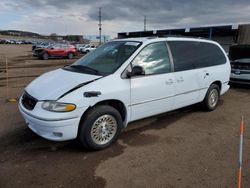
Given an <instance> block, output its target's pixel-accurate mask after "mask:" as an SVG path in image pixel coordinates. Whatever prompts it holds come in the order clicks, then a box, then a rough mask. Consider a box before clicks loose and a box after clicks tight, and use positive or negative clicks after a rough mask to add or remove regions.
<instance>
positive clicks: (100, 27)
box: [98, 8, 102, 45]
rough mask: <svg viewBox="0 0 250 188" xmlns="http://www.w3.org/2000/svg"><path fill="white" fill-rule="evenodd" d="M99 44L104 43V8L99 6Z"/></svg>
mask: <svg viewBox="0 0 250 188" xmlns="http://www.w3.org/2000/svg"><path fill="white" fill-rule="evenodd" d="M98 26H99V38H100V39H99V44H100V45H101V44H102V8H99V24H98Z"/></svg>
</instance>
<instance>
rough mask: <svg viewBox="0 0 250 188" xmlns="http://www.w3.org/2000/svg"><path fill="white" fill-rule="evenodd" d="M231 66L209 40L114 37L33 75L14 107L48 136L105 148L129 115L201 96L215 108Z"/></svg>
mask: <svg viewBox="0 0 250 188" xmlns="http://www.w3.org/2000/svg"><path fill="white" fill-rule="evenodd" d="M230 71H231V69H230V62H229V59H228V57H227V55H226V53H225V51H224V50H223V48H222V47H221V46H220V45H219V44H218V43H216V42H213V41H210V40H204V39H191V38H175V37H168V38H135V39H122V40H114V41H112V42H108V43H106V44H104V45H102V46H100V47H98V48H97V49H96V50H95V51H93V52H92V53H89V54H87V55H86V56H84V57H82V58H81V59H79V60H77V61H76V62H75V63H73V64H72V65H69V66H66V67H64V68H61V69H57V70H54V71H51V72H48V73H45V74H43V75H42V76H40V77H38V78H36V79H35V80H34V81H32V82H31V83H30V84H29V85H28V86H27V87H26V88H25V90H24V93H23V95H22V96H21V97H20V101H19V109H20V112H21V114H22V115H23V117H24V119H25V121H26V123H27V125H28V127H29V128H30V129H31V130H33V131H34V132H35V133H37V134H38V135H40V136H42V137H44V138H46V139H49V140H55V141H63V140H70V139H75V138H78V139H79V140H80V141H81V143H82V144H83V146H84V147H86V148H90V149H96V150H97V149H103V148H106V147H108V146H109V145H111V144H112V143H113V142H115V141H116V140H117V138H118V135H119V134H120V132H121V130H122V129H123V128H125V127H126V126H127V125H128V123H130V122H132V121H135V120H139V119H142V118H146V117H149V116H153V115H157V114H160V113H164V112H167V111H171V110H175V109H178V108H182V107H185V106H188V105H192V104H195V103H200V102H202V104H203V105H204V107H205V108H206V110H208V111H212V110H214V109H215V108H216V107H217V105H218V102H219V99H220V95H223V94H224V93H225V92H227V90H228V89H229V85H228V83H229V77H230ZM62 83H63V84H62ZM211 118H213V117H212V114H211ZM194 121H195V120H194Z"/></svg>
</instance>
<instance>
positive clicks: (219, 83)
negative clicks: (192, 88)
mask: <svg viewBox="0 0 250 188" xmlns="http://www.w3.org/2000/svg"><path fill="white" fill-rule="evenodd" d="M212 84H216V85H217V86H219V88H220V91H221V82H220V81H215V82H213V83H212ZM212 84H211V85H212Z"/></svg>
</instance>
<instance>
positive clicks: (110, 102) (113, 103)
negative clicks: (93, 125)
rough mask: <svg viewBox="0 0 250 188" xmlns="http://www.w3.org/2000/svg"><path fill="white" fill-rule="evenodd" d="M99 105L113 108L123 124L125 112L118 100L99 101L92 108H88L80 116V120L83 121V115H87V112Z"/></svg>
mask: <svg viewBox="0 0 250 188" xmlns="http://www.w3.org/2000/svg"><path fill="white" fill-rule="evenodd" d="M99 105H108V106H112V107H113V108H115V109H116V110H117V111H118V112H119V113H120V115H121V117H122V121H123V122H124V121H125V120H126V116H127V110H126V108H125V105H124V104H123V103H122V102H121V101H119V100H105V101H101V102H98V103H96V104H95V105H94V106H90V107H89V108H88V109H87V110H86V111H85V112H84V114H83V115H82V119H84V117H85V115H86V114H87V113H88V111H89V110H90V109H91V108H93V107H96V106H99Z"/></svg>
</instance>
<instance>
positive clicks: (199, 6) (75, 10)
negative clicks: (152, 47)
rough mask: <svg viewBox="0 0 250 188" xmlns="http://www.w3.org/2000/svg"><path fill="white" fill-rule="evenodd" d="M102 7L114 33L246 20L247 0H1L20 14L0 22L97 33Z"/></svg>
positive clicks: (249, 9) (37, 29)
mask: <svg viewBox="0 0 250 188" xmlns="http://www.w3.org/2000/svg"><path fill="white" fill-rule="evenodd" d="M99 7H102V18H103V31H104V32H105V33H106V34H109V33H110V34H112V35H113V36H114V35H116V33H117V32H121V31H135V30H142V29H143V19H144V16H147V28H148V29H151V30H153V29H164V28H174V27H178V28H180V27H191V26H200V25H213V24H228V23H237V22H249V17H250V3H249V0H238V1H235V0H220V1H216V0H210V1H207V0H206V1H205V0H190V1H184V0H154V1H152V0H144V1H134V0H102V1H97V0H92V1H89V0H88V1H87V0H70V1H69V0H43V1H42V0H40V1H39V0H37V1H34V0H22V1H19V0H2V1H1V2H0V9H1V12H2V13H1V15H2V16H3V15H4V12H8V13H9V12H11V11H13V12H15V13H19V14H20V19H19V20H18V21H16V20H15V21H14V22H12V23H9V24H8V25H1V24H2V23H1V22H0V29H1V28H6V27H12V28H13V27H15V28H16V29H18V28H19V29H28V30H31V31H35V32H39V33H46V34H49V33H54V32H56V33H59V34H69V33H75V34H86V33H88V34H90V33H93V34H97V33H98V27H97V24H98V9H99Z"/></svg>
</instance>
